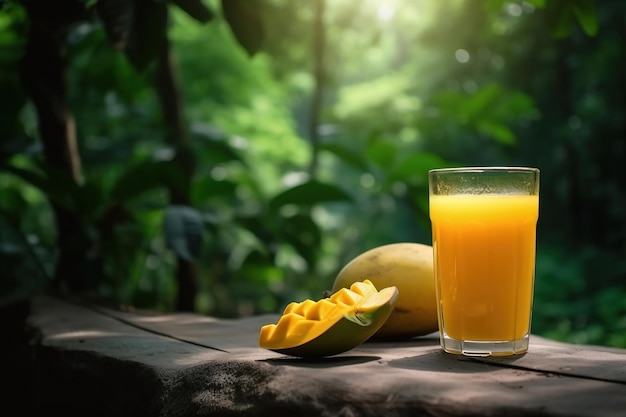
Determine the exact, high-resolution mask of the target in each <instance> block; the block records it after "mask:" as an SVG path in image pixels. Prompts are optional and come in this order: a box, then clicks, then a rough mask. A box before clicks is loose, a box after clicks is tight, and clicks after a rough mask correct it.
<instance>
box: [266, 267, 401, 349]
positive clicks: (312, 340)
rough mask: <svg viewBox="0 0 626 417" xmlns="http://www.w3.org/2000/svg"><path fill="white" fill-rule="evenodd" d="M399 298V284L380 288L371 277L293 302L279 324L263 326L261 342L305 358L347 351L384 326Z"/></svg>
mask: <svg viewBox="0 0 626 417" xmlns="http://www.w3.org/2000/svg"><path fill="white" fill-rule="evenodd" d="M397 299H398V289H397V288H396V287H387V288H384V289H382V290H380V291H378V290H377V289H376V287H375V286H374V284H372V282H371V281H369V280H364V281H362V282H355V283H354V284H352V285H351V286H350V288H349V289H348V288H342V289H340V290H338V291H337V292H335V293H334V294H332V295H331V296H330V297H328V298H322V299H321V300H319V301H313V300H304V301H302V302H299V303H297V302H292V303H290V304H288V305H287V306H286V307H285V309H284V311H283V313H282V315H281V316H280V318H279V319H278V322H277V323H276V324H267V325H265V326H262V327H261V331H260V334H259V346H260V347H261V348H264V349H268V350H271V351H274V352H277V353H281V354H284V355H290V356H296V357H301V358H323V357H327V356H333V355H337V354H339V353H343V352H346V351H348V350H350V349H353V348H355V347H357V346H359V345H360V344H362V343H364V342H365V341H367V339H369V338H370V337H371V336H373V335H374V334H375V333H376V332H377V331H378V329H380V328H381V327H382V325H383V324H384V323H385V321H386V320H387V319H388V318H389V316H390V315H391V312H392V311H393V307H394V305H395V303H396V300H397Z"/></svg>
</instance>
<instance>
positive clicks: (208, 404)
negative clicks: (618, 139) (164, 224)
mask: <svg viewBox="0 0 626 417" xmlns="http://www.w3.org/2000/svg"><path fill="white" fill-rule="evenodd" d="M31 305H32V312H31V314H30V316H29V318H28V324H29V325H30V326H32V328H33V329H36V330H37V331H38V332H39V334H40V337H39V340H38V342H37V343H36V344H34V345H33V346H32V363H31V365H30V367H29V368H28V369H29V375H30V377H29V383H28V387H27V391H28V398H29V401H27V403H25V404H23V406H24V410H25V411H27V412H30V413H32V415H42V414H44V413H45V414H47V415H52V414H57V415H63V416H68V415H77V416H79V415H80V416H90V417H93V416H168V417H169V416H171V417H178V416H271V417H278V416H301V417H306V416H345V417H351V416H389V417H393V416H567V417H572V416H581V417H586V416H589V417H604V416H607V417H609V416H615V417H623V416H626V349H614V348H604V347H598V346H582V345H572V344H565V343H557V342H554V341H550V340H547V339H544V338H541V337H537V336H532V337H531V344H530V349H529V352H528V353H527V354H525V355H522V356H520V357H515V358H499V359H496V358H468V357H461V356H455V355H450V354H446V353H444V352H442V351H441V349H440V347H439V342H438V338H437V335H436V334H433V335H428V336H425V337H418V338H414V339H411V340H406V341H402V342H367V343H364V344H363V345H361V346H359V347H358V348H355V349H353V350H351V351H348V352H345V353H343V354H340V355H337V356H334V357H330V358H326V359H322V360H315V361H313V360H303V359H298V358H292V357H288V356H283V355H280V354H277V353H274V352H271V351H268V350H264V349H261V348H259V347H258V345H257V342H258V334H259V329H260V327H261V326H262V325H264V324H269V323H275V322H276V320H277V318H278V316H277V315H265V316H254V317H249V318H242V319H232V320H229V319H216V318H211V317H206V316H202V315H196V314H182V313H180V314H156V313H150V312H129V311H122V310H119V309H114V308H105V307H101V306H98V305H95V304H91V303H85V302H83V301H79V300H76V299H67V298H58V297H55V296H51V295H38V296H36V297H34V298H33V300H32V303H31ZM27 412H24V413H19V415H27V414H28V413H27Z"/></svg>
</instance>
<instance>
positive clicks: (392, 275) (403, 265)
mask: <svg viewBox="0 0 626 417" xmlns="http://www.w3.org/2000/svg"><path fill="white" fill-rule="evenodd" d="M365 279H368V280H370V281H371V282H372V283H373V284H374V285H375V286H376V287H377V288H384V287H390V286H395V287H397V288H398V292H399V294H398V300H397V302H396V303H395V307H394V309H393V311H392V313H391V315H390V316H389V318H388V319H387V321H386V322H385V324H383V326H382V327H381V328H380V329H379V330H378V331H377V332H376V333H375V334H374V335H373V336H372V339H407V338H412V337H416V336H423V335H427V334H430V333H433V332H436V331H438V330H439V325H438V322H437V297H436V292H435V274H434V259H433V247H432V246H430V245H426V244H421V243H414V242H398V243H391V244H387V245H383V246H379V247H376V248H373V249H370V250H368V251H366V252H363V253H362V254H360V255H358V256H357V257H355V258H354V259H352V260H351V261H350V262H349V263H347V264H346V265H345V266H344V267H343V269H341V270H340V271H339V273H338V274H337V277H336V278H335V281H334V283H333V287H332V292H333V293H334V292H336V291H338V290H339V289H341V288H344V287H346V288H349V287H350V285H351V284H352V283H353V282H356V281H362V280H365Z"/></svg>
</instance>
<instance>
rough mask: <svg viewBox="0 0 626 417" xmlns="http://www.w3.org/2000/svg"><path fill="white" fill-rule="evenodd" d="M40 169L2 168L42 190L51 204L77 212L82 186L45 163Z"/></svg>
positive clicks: (6, 166)
mask: <svg viewBox="0 0 626 417" xmlns="http://www.w3.org/2000/svg"><path fill="white" fill-rule="evenodd" d="M40 168H41V169H33V168H23V167H17V166H14V165H11V164H5V165H2V167H1V169H2V170H4V171H7V172H9V173H11V174H13V175H15V176H17V177H19V178H21V179H22V180H23V181H25V182H27V183H29V184H30V185H32V186H33V187H35V188H37V189H38V190H40V191H41V192H42V193H43V194H44V195H45V196H46V197H47V198H48V199H49V200H50V202H52V203H54V204H56V205H58V206H60V207H63V208H66V209H68V210H73V211H76V209H77V207H76V206H77V200H78V195H79V193H80V186H79V185H78V184H77V183H76V182H75V181H74V180H73V178H72V177H71V176H70V175H69V174H68V173H65V172H61V171H59V170H58V169H55V168H53V167H50V166H49V165H47V164H45V163H41V164H40Z"/></svg>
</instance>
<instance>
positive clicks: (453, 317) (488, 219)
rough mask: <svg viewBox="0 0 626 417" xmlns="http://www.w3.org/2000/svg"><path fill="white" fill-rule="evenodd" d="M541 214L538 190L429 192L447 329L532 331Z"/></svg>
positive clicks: (497, 337)
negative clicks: (527, 192)
mask: <svg viewBox="0 0 626 417" xmlns="http://www.w3.org/2000/svg"><path fill="white" fill-rule="evenodd" d="M538 216H539V197H538V196H536V195H532V196H529V195H494V194H483V195H443V196H438V195H435V196H431V197H430V218H431V221H432V227H433V247H434V250H435V274H436V277H437V294H438V299H439V318H440V320H441V323H442V327H443V328H445V332H446V333H447V335H448V336H449V337H451V338H453V339H457V340H475V341H512V340H518V339H521V338H523V337H524V336H525V335H526V334H527V333H529V331H530V328H529V327H530V312H531V306H532V296H533V281H534V272H535V241H536V224H537V219H538Z"/></svg>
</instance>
